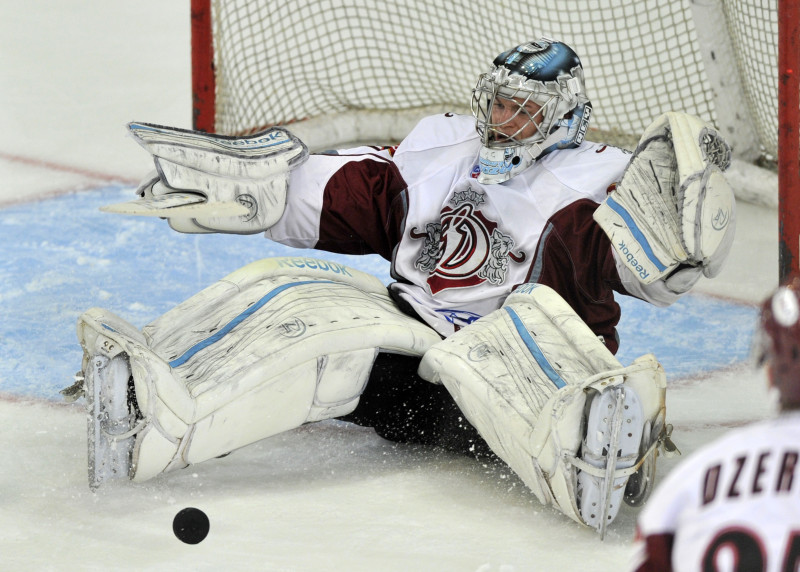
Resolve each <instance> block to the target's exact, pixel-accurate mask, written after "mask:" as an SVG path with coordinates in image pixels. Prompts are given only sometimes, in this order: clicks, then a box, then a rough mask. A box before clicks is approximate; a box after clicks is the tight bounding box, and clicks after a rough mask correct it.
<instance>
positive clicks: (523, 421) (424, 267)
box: [73, 38, 735, 533]
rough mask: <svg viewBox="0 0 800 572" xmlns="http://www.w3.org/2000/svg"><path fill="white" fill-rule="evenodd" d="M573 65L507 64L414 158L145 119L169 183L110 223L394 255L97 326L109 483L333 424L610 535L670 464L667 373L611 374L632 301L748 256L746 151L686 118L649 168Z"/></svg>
mask: <svg viewBox="0 0 800 572" xmlns="http://www.w3.org/2000/svg"><path fill="white" fill-rule="evenodd" d="M591 111H592V108H591V104H590V102H589V100H588V98H587V96H586V89H585V85H584V77H583V68H582V67H581V63H580V60H579V59H578V57H577V55H576V54H575V53H574V52H573V51H572V49H571V48H569V47H568V46H566V45H565V44H563V43H561V42H557V41H554V40H550V39H547V38H542V39H540V40H537V41H533V42H528V43H525V44H522V45H519V46H517V47H515V48H513V49H511V50H509V51H507V52H504V53H502V54H500V55H499V56H497V58H496V59H495V60H494V63H493V66H492V67H491V69H490V70H488V71H487V72H486V73H483V74H481V75H480V76H479V79H478V81H477V84H476V86H475V88H474V90H473V93H472V117H469V116H461V115H455V114H451V113H446V114H442V115H438V116H433V117H429V118H426V119H423V120H422V121H421V122H420V123H419V124H418V125H417V127H416V128H415V129H414V130H413V131H412V132H411V133H410V134H409V135H408V136H407V138H406V139H404V140H403V141H402V142H401V143H400V144H399V145H398V146H397V147H392V148H373V147H357V148H354V149H348V150H340V151H337V152H327V153H322V154H311V155H310V154H309V153H308V151H307V148H306V146H305V145H304V144H303V143H302V142H301V141H300V140H298V139H297V138H296V137H295V136H294V135H293V134H292V133H291V132H289V131H287V130H285V129H281V128H272V129H269V130H267V131H264V132H262V133H259V134H256V135H253V136H250V137H239V138H237V137H226V136H218V135H208V134H204V133H198V132H192V131H185V130H180V129H174V128H168V127H161V126H156V125H150V124H146V123H132V124H130V125H129V129H130V132H131V134H132V136H133V138H134V139H135V140H136V141H137V142H138V143H139V144H140V145H141V146H142V147H143V148H144V149H145V150H146V151H147V152H148V153H150V154H151V155H152V157H153V160H154V164H155V172H154V173H153V174H152V176H150V177H148V178H147V179H146V180H145V182H144V183H143V184H142V186H141V187H140V188H139V190H138V198H136V199H134V200H132V201H131V202H128V203H123V204H120V205H112V206H110V207H108V208H107V210H109V211H111V212H117V213H128V214H138V215H151V216H157V217H161V218H165V219H166V220H167V221H168V223H169V225H170V227H171V228H173V229H174V230H176V231H179V232H185V233H207V232H224V233H241V234H250V233H260V232H263V233H265V235H266V237H267V238H269V239H271V240H274V241H277V242H279V243H282V244H284V245H288V246H291V247H299V248H316V249H319V250H325V251H330V252H338V253H349V254H367V253H377V254H379V255H381V256H382V257H384V258H385V259H386V260H387V261H389V262H390V263H391V272H392V277H393V279H394V282H393V283H392V284H390V285H389V286H388V287H387V286H384V285H383V284H382V283H381V282H380V281H379V280H378V279H377V278H375V277H373V276H369V275H367V274H364V273H362V272H359V271H357V270H354V269H352V268H348V267H345V266H342V265H338V264H335V263H332V262H329V261H325V260H318V259H310V258H305V257H302V256H297V257H284V258H275V259H265V260H261V261H256V262H253V263H252V264H250V265H248V266H245V267H244V268H241V269H240V270H238V271H236V272H234V273H233V274H231V275H229V276H227V277H224V278H222V279H221V280H219V281H218V282H216V283H214V284H212V285H211V286H209V287H208V288H206V289H205V290H203V291H201V292H199V293H198V294H196V295H195V296H193V297H191V298H189V299H188V300H186V301H185V302H183V303H181V304H179V305H178V306H176V307H175V308H173V309H172V310H170V311H168V312H167V313H166V314H164V315H163V316H161V317H159V318H158V319H156V320H154V321H153V322H152V323H150V324H148V325H146V326H145V327H144V328H143V329H142V330H138V329H137V328H134V327H132V326H131V325H130V324H128V323H127V322H126V321H125V320H124V319H123V318H121V317H118V316H115V315H113V314H112V313H110V312H108V311H106V310H102V309H98V308H94V309H91V310H89V311H87V312H85V313H84V314H83V315H82V316H81V318H80V319H79V322H78V328H77V329H78V337H79V339H80V343H81V345H82V347H83V351H84V356H83V365H82V374H83V376H82V377H83V379H82V380H80V381H79V383H78V384H77V385H76V386H75V387H74V388H73V396H76V395H80V394H85V397H86V401H87V407H88V409H89V412H90V415H89V464H90V467H89V479H90V484H91V486H92V487H97V486H99V485H101V484H102V483H103V482H105V481H107V480H109V479H115V478H122V479H131V480H133V481H145V480H147V479H151V478H153V477H155V476H157V475H160V474H162V473H167V472H169V471H173V470H175V469H180V468H183V467H186V466H187V465H191V464H194V463H200V462H202V461H204V460H206V459H211V458H214V457H218V456H220V455H223V454H226V453H228V452H230V451H233V450H234V449H237V448H239V447H243V446H245V445H247V444H249V443H253V442H255V441H257V440H260V439H263V438H266V437H269V436H271V435H275V434H277V433H280V432H282V431H287V430H290V429H292V428H295V427H298V426H300V425H302V424H304V423H311V422H315V421H320V420H323V419H331V418H339V419H345V420H348V421H351V422H354V423H357V424H360V425H363V426H368V427H374V428H375V430H376V431H377V433H378V434H379V435H381V436H383V437H385V438H387V439H392V440H395V441H402V442H413V443H422V444H427V445H431V446H438V447H442V448H445V449H447V450H451V451H459V452H463V453H465V454H470V455H478V456H479V455H494V456H496V457H499V458H500V459H501V460H502V461H503V462H505V463H507V464H508V466H509V467H511V469H513V470H514V471H515V472H516V474H517V475H518V476H519V477H520V479H522V481H524V482H525V484H526V485H527V486H528V487H530V489H531V491H533V493H534V494H535V495H536V496H537V498H538V499H539V500H540V501H541V502H542V503H544V504H547V505H551V506H553V507H555V508H556V509H557V510H559V511H561V512H562V513H564V514H565V515H566V516H568V517H569V518H571V519H573V520H575V521H577V522H578V523H581V524H584V525H587V526H590V527H593V528H595V529H597V530H598V531H600V532H601V533H603V532H604V531H605V530H606V527H607V526H608V525H609V523H611V522H612V521H613V519H614V518H615V516H616V515H617V513H618V511H619V509H620V507H621V504H622V503H623V502H625V501H627V502H628V503H629V504H633V505H637V504H641V503H643V502H644V501H645V499H646V498H647V495H648V494H649V492H650V490H651V489H652V486H653V479H654V474H655V472H654V471H655V460H656V457H657V455H658V454H659V451H662V452H663V451H667V452H668V451H670V450H672V449H673V446H672V444H671V441H670V439H669V425H668V424H667V421H666V405H665V393H666V382H665V375H664V371H663V369H662V368H661V366H660V365H659V363H658V362H657V361H656V359H655V357H654V356H652V355H645V356H642V357H640V358H639V359H636V360H635V361H633V363H631V364H628V365H623V364H622V363H620V361H619V360H617V358H615V357H614V354H615V352H616V351H617V348H618V346H619V339H618V337H617V332H616V325H617V323H618V321H619V318H620V309H619V306H618V305H617V303H616V302H615V300H614V293H615V292H616V293H620V294H624V295H631V296H635V297H638V298H641V299H643V300H646V301H648V302H651V303H653V304H656V305H659V306H663V305H668V304H670V303H672V302H673V301H675V300H676V299H677V298H678V297H679V296H680V295H681V294H683V293H685V292H687V291H688V290H689V289H690V288H691V287H692V286H693V285H694V284H695V283H696V281H697V280H698V279H699V277H700V276H702V275H705V276H707V277H713V276H715V275H716V274H717V273H718V272H719V270H720V268H721V265H722V263H723V261H724V259H725V257H726V255H727V253H728V250H729V248H730V245H731V241H732V238H733V231H734V215H735V212H734V210H735V206H734V200H733V195H732V192H731V190H730V188H729V186H728V185H727V183H726V181H725V179H724V178H723V175H722V171H723V170H724V169H725V168H726V167H727V165H728V162H729V159H730V150H729V148H728V146H727V144H726V143H725V142H724V141H723V140H722V138H721V137H720V135H719V134H718V133H717V132H716V131H715V130H714V129H713V128H711V127H710V126H709V125H707V124H705V123H704V122H702V121H700V120H699V119H697V118H694V117H691V116H688V115H686V114H682V113H672V112H670V113H666V114H664V115H663V116H661V117H659V118H657V119H656V120H655V121H654V122H653V123H652V125H651V126H650V127H648V128H647V130H646V131H645V132H644V133H643V135H642V137H641V140H640V142H639V145H638V147H637V148H636V150H635V152H633V153H630V152H627V151H624V150H621V149H618V148H615V147H612V146H608V145H601V144H597V143H593V142H589V141H586V140H585V136H586V130H587V127H588V125H589V122H590V118H591Z"/></svg>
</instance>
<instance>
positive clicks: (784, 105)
mask: <svg viewBox="0 0 800 572" xmlns="http://www.w3.org/2000/svg"><path fill="white" fill-rule="evenodd" d="M778 12H779V14H780V18H779V19H778V76H779V77H778V80H779V81H778V234H779V236H778V241H779V243H778V280H779V282H780V283H784V282H786V281H788V280H789V279H791V278H796V277H800V269H798V264H799V263H800V23H798V20H800V7H798V4H797V0H779V1H778Z"/></svg>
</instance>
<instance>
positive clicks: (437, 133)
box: [395, 113, 480, 156]
mask: <svg viewBox="0 0 800 572" xmlns="http://www.w3.org/2000/svg"><path fill="white" fill-rule="evenodd" d="M465 143H466V144H474V145H475V146H476V149H477V148H478V147H479V146H480V142H479V140H478V133H477V132H476V131H475V120H474V119H473V118H472V117H471V116H468V115H459V114H457V113H441V114H439V115H431V116H429V117H425V118H423V119H421V120H420V121H419V123H417V125H416V126H415V127H414V129H412V130H411V132H410V133H409V134H408V135H407V136H406V138H405V139H403V141H402V142H401V143H400V145H399V146H398V147H397V152H396V154H395V155H396V156H397V155H403V154H405V153H415V152H420V151H422V152H427V151H430V150H432V149H436V148H444V147H455V146H459V145H462V144H465Z"/></svg>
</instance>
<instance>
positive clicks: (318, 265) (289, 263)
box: [279, 257, 353, 278]
mask: <svg viewBox="0 0 800 572" xmlns="http://www.w3.org/2000/svg"><path fill="white" fill-rule="evenodd" d="M279 266H280V267H282V268H310V269H312V270H323V271H326V272H333V273H334V274H341V275H342V276H350V277H351V278H352V277H353V275H352V274H350V269H349V268H347V266H344V265H342V264H337V263H336V262H329V261H325V260H317V259H315V258H299V257H298V258H281V259H280V261H279Z"/></svg>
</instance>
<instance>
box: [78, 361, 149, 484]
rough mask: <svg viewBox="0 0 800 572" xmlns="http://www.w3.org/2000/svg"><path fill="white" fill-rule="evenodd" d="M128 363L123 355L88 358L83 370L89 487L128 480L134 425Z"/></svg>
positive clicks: (134, 410) (134, 413) (134, 412)
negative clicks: (118, 480) (86, 413)
mask: <svg viewBox="0 0 800 572" xmlns="http://www.w3.org/2000/svg"><path fill="white" fill-rule="evenodd" d="M131 382H132V380H131V374H130V366H129V364H128V357H127V356H126V355H125V354H122V353H121V354H117V355H116V356H114V357H112V358H108V357H106V356H103V355H95V356H92V357H90V358H89V360H88V362H87V365H86V371H85V372H84V391H85V397H86V407H87V412H88V416H87V430H88V445H89V451H88V453H89V487H90V488H91V489H92V490H94V489H96V488H97V487H99V486H100V485H101V484H102V483H104V482H105V481H108V480H111V479H123V478H124V479H127V478H128V476H129V474H130V471H131V457H132V453H133V444H134V441H135V434H136V431H137V427H136V426H135V423H136V418H137V410H136V406H135V405H134V403H133V400H132V399H131V395H130V393H129V392H130V391H131V390H130V384H131Z"/></svg>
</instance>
